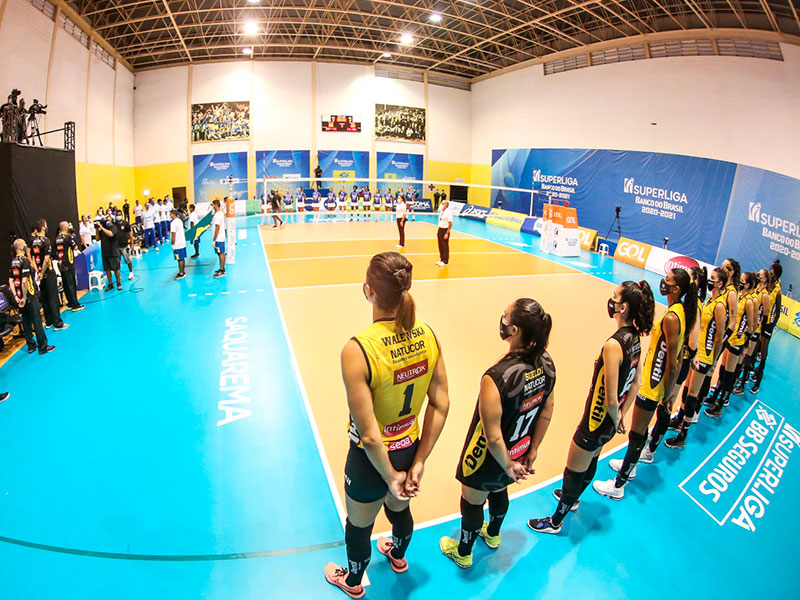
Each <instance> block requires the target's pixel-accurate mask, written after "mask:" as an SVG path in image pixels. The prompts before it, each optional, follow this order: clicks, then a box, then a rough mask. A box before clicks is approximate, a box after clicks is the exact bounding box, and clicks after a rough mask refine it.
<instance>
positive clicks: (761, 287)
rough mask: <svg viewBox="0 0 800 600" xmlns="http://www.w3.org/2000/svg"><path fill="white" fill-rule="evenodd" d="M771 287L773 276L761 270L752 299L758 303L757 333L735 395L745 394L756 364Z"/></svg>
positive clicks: (748, 346) (744, 363)
mask: <svg viewBox="0 0 800 600" xmlns="http://www.w3.org/2000/svg"><path fill="white" fill-rule="evenodd" d="M771 287H772V276H771V275H770V274H769V271H767V270H766V269H761V270H760V271H759V272H758V273H757V274H756V289H755V291H754V292H753V294H752V298H753V300H754V301H755V303H756V321H755V331H753V333H752V334H750V341H749V342H748V344H747V350H746V351H745V356H744V361H743V364H742V375H741V377H740V378H739V379H737V381H736V387H734V388H733V394H735V395H737V396H741V395H742V394H744V386H745V384H746V383H747V380H748V379H749V378H750V373H751V371H752V370H753V363H755V360H756V354H757V353H758V351H759V346H760V345H761V327H762V325H763V324H764V321H765V316H766V315H768V314H769V304H770V303H769V292H770V288H771Z"/></svg>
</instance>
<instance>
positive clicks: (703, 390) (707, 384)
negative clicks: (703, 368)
mask: <svg viewBox="0 0 800 600" xmlns="http://www.w3.org/2000/svg"><path fill="white" fill-rule="evenodd" d="M710 389H711V376H710V375H709V376H708V377H706V378H705V379H703V383H702V384H701V385H700V391H699V392H698V393H697V397H698V399H699V398H705V397H706V396H708V390H710ZM697 408H699V404H698V407H697ZM695 412H697V409H695Z"/></svg>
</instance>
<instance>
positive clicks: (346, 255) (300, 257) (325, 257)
mask: <svg viewBox="0 0 800 600" xmlns="http://www.w3.org/2000/svg"><path fill="white" fill-rule="evenodd" d="M465 254H491V255H494V254H524V252H522V253H521V252H519V251H509V252H451V253H450V256H455V255H465ZM373 256H375V253H371V254H340V255H338V256H299V257H297V258H273V259H272V262H287V261H290V260H327V259H332V258H366V257H369V258H372V257H373ZM403 256H439V253H438V252H404V253H403Z"/></svg>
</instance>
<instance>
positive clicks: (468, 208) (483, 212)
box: [458, 204, 492, 223]
mask: <svg viewBox="0 0 800 600" xmlns="http://www.w3.org/2000/svg"><path fill="white" fill-rule="evenodd" d="M491 210H492V209H491V208H489V207H488V206H477V205H475V204H465V205H464V207H463V208H462V209H461V212H460V213H459V215H458V216H460V217H466V218H467V219H472V220H473V221H481V222H482V223H486V217H488V216H489V212H490V211H491Z"/></svg>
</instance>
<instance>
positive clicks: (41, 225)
mask: <svg viewBox="0 0 800 600" xmlns="http://www.w3.org/2000/svg"><path fill="white" fill-rule="evenodd" d="M46 234H47V221H45V220H44V219H39V220H38V221H36V225H35V226H34V228H33V239H32V240H31V257H32V258H33V264H34V265H35V266H36V271H37V272H38V274H39V281H40V282H41V283H40V285H39V289H40V292H41V298H42V308H44V326H45V327H53V328H55V330H56V331H59V330H61V329H66V328H67V327H69V325H68V324H66V323H64V321H62V320H61V303H60V302H59V300H58V281H57V280H56V272H55V271H54V270H53V261H52V254H53V248H52V246H51V244H50V239H49V238H48V237H47V235H46Z"/></svg>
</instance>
